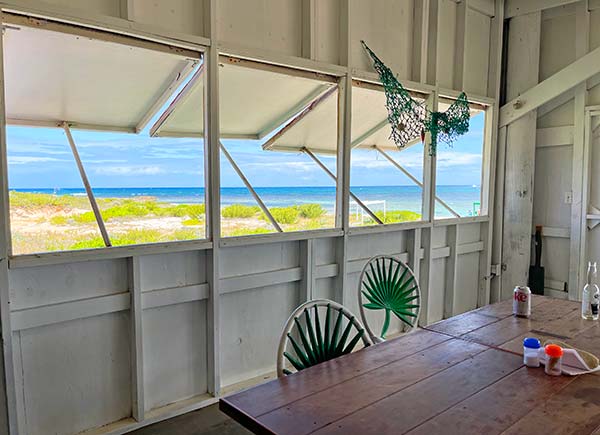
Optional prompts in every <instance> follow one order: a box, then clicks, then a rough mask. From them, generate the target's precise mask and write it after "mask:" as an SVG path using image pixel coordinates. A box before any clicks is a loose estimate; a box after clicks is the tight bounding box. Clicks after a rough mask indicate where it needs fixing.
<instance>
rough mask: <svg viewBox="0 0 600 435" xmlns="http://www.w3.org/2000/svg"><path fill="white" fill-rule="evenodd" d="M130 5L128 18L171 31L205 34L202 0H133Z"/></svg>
mask: <svg viewBox="0 0 600 435" xmlns="http://www.w3.org/2000/svg"><path fill="white" fill-rule="evenodd" d="M117 3H118V1H117ZM131 5H132V9H133V10H132V11H130V17H129V19H131V20H133V21H136V22H139V23H144V24H152V25H155V26H158V27H162V28H164V29H166V30H169V31H172V32H177V33H187V34H190V35H198V36H205V34H204V1H202V0H152V1H148V0H133V1H132V2H131Z"/></svg>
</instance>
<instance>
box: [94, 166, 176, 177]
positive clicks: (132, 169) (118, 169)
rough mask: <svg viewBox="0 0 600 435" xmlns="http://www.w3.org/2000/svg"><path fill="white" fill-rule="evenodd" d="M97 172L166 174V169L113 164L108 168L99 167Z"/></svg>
mask: <svg viewBox="0 0 600 435" xmlns="http://www.w3.org/2000/svg"><path fill="white" fill-rule="evenodd" d="M95 172H96V174H100V175H121V176H131V175H158V174H164V173H165V170H164V169H163V168H161V167H160V166H133V165H131V166H111V167H108V168H97V169H96V170H95Z"/></svg>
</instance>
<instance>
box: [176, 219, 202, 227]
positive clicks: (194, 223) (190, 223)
mask: <svg viewBox="0 0 600 435" xmlns="http://www.w3.org/2000/svg"><path fill="white" fill-rule="evenodd" d="M203 224H204V221H203V220H201V219H197V218H190V219H185V220H184V221H182V222H181V225H184V226H186V227H193V226H197V225H203Z"/></svg>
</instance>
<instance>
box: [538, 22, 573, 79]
mask: <svg viewBox="0 0 600 435" xmlns="http://www.w3.org/2000/svg"><path fill="white" fill-rule="evenodd" d="M574 60H575V14H572V15H561V16H558V17H555V18H552V19H548V20H542V36H541V39H540V81H542V80H544V79H546V78H548V77H550V76H551V75H553V74H554V73H556V72H557V71H560V70H561V69H563V68H564V67H565V66H567V65H568V64H570V63H572V62H573V61H574Z"/></svg>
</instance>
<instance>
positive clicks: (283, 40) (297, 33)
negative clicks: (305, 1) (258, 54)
mask: <svg viewBox="0 0 600 435" xmlns="http://www.w3.org/2000/svg"><path fill="white" fill-rule="evenodd" d="M217 9H218V16H217V26H218V29H219V30H218V34H219V40H220V41H224V42H229V43H234V44H236V45H243V46H245V47H253V48H260V49H262V50H268V51H273V52H277V53H280V54H287V55H291V56H300V55H301V54H302V51H301V50H302V2H300V1H299V0H244V1H242V2H240V1H238V0H219V2H218V5H217Z"/></svg>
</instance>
